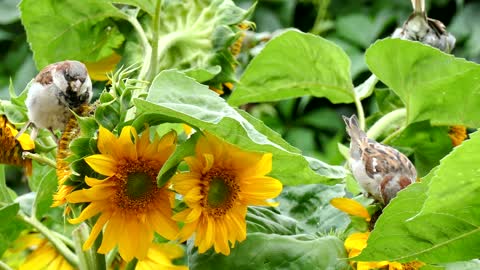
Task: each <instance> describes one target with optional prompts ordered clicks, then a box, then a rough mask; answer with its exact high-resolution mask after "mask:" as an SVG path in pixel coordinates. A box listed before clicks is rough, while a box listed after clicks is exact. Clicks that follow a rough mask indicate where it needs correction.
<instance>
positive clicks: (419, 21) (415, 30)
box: [392, 0, 456, 53]
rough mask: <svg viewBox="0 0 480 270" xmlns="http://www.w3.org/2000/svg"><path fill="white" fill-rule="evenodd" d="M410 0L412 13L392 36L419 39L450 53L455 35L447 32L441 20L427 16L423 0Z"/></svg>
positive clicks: (453, 45)
mask: <svg viewBox="0 0 480 270" xmlns="http://www.w3.org/2000/svg"><path fill="white" fill-rule="evenodd" d="M411 1H412V6H413V13H412V14H411V15H410V17H409V18H408V19H407V21H405V23H404V24H403V27H401V28H397V29H396V30H395V31H394V32H393V34H392V37H393V38H401V39H407V40H413V41H420V42H421V43H423V44H426V45H430V46H432V47H435V48H438V49H440V50H441V51H444V52H446V53H450V52H451V51H452V50H453V48H454V47H455V41H456V40H455V37H454V36H453V35H452V34H450V33H448V32H447V30H446V27H445V25H444V24H443V23H442V22H441V21H439V20H435V19H432V18H428V17H427V13H426V12H425V0H411Z"/></svg>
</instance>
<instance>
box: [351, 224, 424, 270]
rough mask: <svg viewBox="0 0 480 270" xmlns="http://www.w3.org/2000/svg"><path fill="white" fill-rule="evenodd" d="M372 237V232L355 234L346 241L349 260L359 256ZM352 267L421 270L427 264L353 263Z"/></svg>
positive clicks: (417, 262)
mask: <svg viewBox="0 0 480 270" xmlns="http://www.w3.org/2000/svg"><path fill="white" fill-rule="evenodd" d="M369 236H370V232H363V233H353V234H351V235H350V236H348V237H347V239H345V243H344V245H345V249H346V250H347V253H348V258H353V257H356V256H358V255H359V254H360V253H361V252H362V250H363V249H364V248H365V247H366V246H367V240H368V237H369ZM351 265H352V267H353V269H357V270H369V269H389V270H416V269H420V268H421V267H422V266H424V265H425V264H424V263H422V262H419V261H413V262H408V263H399V262H389V261H380V262H358V261H352V262H351Z"/></svg>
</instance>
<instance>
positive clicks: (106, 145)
mask: <svg viewBox="0 0 480 270" xmlns="http://www.w3.org/2000/svg"><path fill="white" fill-rule="evenodd" d="M116 142H117V137H115V135H113V133H112V132H110V130H108V129H106V128H104V127H102V126H100V127H99V129H98V141H97V147H98V151H100V153H102V154H104V155H109V156H114V157H118V156H119V155H118V154H117V151H116V149H117V147H118V146H117V144H116ZM120 150H121V149H120Z"/></svg>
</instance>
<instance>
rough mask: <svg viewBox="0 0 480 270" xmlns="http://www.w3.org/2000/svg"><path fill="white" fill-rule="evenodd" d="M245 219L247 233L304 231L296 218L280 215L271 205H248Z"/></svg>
mask: <svg viewBox="0 0 480 270" xmlns="http://www.w3.org/2000/svg"><path fill="white" fill-rule="evenodd" d="M246 221H247V232H248V233H258V232H260V233H266V234H280V235H294V234H298V233H303V232H305V230H304V229H303V228H302V227H300V226H299V223H298V221H297V220H295V219H293V218H291V217H289V216H286V215H282V214H281V213H280V212H279V211H278V209H276V208H273V207H268V208H267V207H256V206H250V207H248V212H247V217H246Z"/></svg>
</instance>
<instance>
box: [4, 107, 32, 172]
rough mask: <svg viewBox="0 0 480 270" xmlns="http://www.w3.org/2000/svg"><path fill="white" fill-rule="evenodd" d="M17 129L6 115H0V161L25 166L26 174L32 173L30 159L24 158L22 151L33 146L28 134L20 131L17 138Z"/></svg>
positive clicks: (28, 149)
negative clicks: (0, 147)
mask: <svg viewBox="0 0 480 270" xmlns="http://www.w3.org/2000/svg"><path fill="white" fill-rule="evenodd" d="M17 134H18V130H16V129H15V127H14V126H13V125H12V124H11V123H10V122H9V121H8V119H7V117H5V116H4V115H0V145H1V146H2V149H1V150H0V163H4V164H10V165H15V166H23V167H25V169H26V171H27V174H28V175H31V174H32V160H30V159H24V158H23V157H22V153H23V152H24V151H31V150H33V149H34V148H35V143H34V142H33V140H32V138H30V135H28V134H27V133H22V134H21V135H20V136H18V138H15V136H17Z"/></svg>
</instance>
